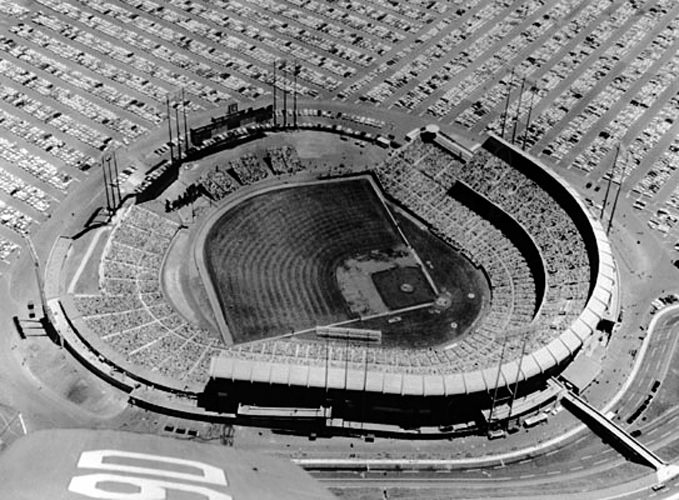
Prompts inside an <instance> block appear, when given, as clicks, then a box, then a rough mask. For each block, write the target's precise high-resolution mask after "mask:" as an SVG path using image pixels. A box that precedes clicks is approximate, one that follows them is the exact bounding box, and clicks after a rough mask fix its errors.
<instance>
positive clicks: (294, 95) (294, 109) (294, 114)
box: [292, 59, 299, 128]
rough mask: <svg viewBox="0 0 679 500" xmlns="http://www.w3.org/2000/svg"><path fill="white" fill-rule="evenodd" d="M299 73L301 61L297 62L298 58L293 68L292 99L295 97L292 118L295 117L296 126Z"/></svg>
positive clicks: (295, 124)
mask: <svg viewBox="0 0 679 500" xmlns="http://www.w3.org/2000/svg"><path fill="white" fill-rule="evenodd" d="M297 73H299V63H298V62H297V59H295V66H294V68H293V73H292V77H293V84H292V99H293V104H292V119H293V124H294V126H295V128H297Z"/></svg>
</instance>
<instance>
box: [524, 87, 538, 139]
mask: <svg viewBox="0 0 679 500" xmlns="http://www.w3.org/2000/svg"><path fill="white" fill-rule="evenodd" d="M535 90H536V88H535V86H534V85H531V87H530V106H528V118H527V119H526V129H525V130H524V132H523V146H522V147H521V149H522V150H523V151H525V150H526V141H527V140H528V127H530V119H531V116H532V114H533V99H534V98H535Z"/></svg>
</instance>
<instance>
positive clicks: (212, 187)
mask: <svg viewBox="0 0 679 500" xmlns="http://www.w3.org/2000/svg"><path fill="white" fill-rule="evenodd" d="M198 182H199V183H200V184H202V185H203V187H204V188H205V189H206V191H207V192H208V193H209V194H210V197H211V198H212V199H213V200H215V201H219V200H221V199H222V198H224V197H225V196H227V195H229V194H231V193H233V192H234V191H236V190H237V189H238V188H239V187H240V184H239V183H238V181H237V180H236V179H234V178H233V176H232V175H231V174H229V172H227V171H226V170H225V169H224V168H223V167H219V166H217V167H215V169H214V170H208V171H207V172H205V173H203V174H202V175H201V176H200V178H199V179H198Z"/></svg>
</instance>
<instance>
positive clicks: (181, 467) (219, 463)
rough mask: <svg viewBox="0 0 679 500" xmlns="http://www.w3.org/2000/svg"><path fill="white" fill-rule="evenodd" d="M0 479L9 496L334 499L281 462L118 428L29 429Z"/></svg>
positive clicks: (1, 467) (31, 499)
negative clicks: (34, 430)
mask: <svg viewBox="0 0 679 500" xmlns="http://www.w3.org/2000/svg"><path fill="white" fill-rule="evenodd" d="M0 478H1V479H0V498H6V499H12V500H36V499H50V500H71V499H72V500H83V499H86V498H97V499H114V498H115V499H117V500H126V499H129V500H141V499H143V500H164V499H167V500H203V499H205V500H274V499H277V500H279V499H284V500H285V499H290V500H292V499H295V500H297V499H300V500H304V499H309V500H311V499H314V500H324V499H328V500H330V499H334V498H335V497H334V496H333V495H332V494H330V493H329V492H328V491H327V490H326V489H324V488H323V487H322V486H321V485H320V484H318V483H317V482H316V481H315V480H313V479H312V478H311V477H310V476H309V475H307V474H306V473H305V472H304V471H303V470H302V469H301V468H299V467H297V466H296V465H294V464H292V463H291V462H288V461H287V460H284V459H280V458H274V457H269V456H266V455H261V454H257V453H253V452H247V451H242V450H235V449H233V448H227V447H223V446H218V445H210V444H201V443H198V442H192V441H186V440H183V441H182V440H176V439H171V438H164V437H160V436H153V435H145V434H133V433H127V432H118V431H95V430H49V431H38V432H35V433H32V434H29V435H27V436H25V437H23V438H21V439H19V440H18V441H16V442H15V443H14V444H13V445H12V446H10V447H9V448H8V449H7V450H6V451H5V452H4V453H2V454H0Z"/></svg>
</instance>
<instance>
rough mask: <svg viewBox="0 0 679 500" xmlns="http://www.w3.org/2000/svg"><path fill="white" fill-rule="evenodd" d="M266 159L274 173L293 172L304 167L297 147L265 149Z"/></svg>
mask: <svg viewBox="0 0 679 500" xmlns="http://www.w3.org/2000/svg"><path fill="white" fill-rule="evenodd" d="M266 160H267V161H268V163H269V165H271V169H272V170H273V171H274V172H275V173H276V174H293V173H295V172H300V171H302V170H303V169H304V166H303V165H302V164H301V162H300V161H299V155H298V154H297V149H296V148H294V147H292V146H283V147H280V148H270V149H267V151H266Z"/></svg>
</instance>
